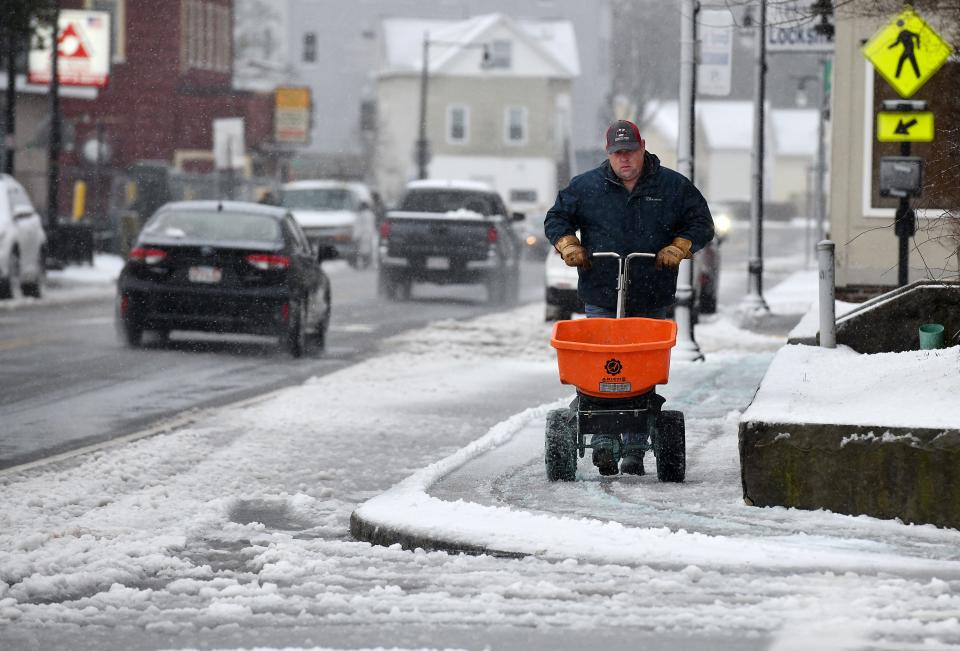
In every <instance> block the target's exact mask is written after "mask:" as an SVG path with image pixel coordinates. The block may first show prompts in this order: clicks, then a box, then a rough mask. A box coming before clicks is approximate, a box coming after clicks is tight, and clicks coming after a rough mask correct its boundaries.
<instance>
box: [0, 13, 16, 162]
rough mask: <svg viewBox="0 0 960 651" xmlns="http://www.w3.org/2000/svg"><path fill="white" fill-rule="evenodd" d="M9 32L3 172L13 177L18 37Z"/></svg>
mask: <svg viewBox="0 0 960 651" xmlns="http://www.w3.org/2000/svg"><path fill="white" fill-rule="evenodd" d="M6 32H7V43H6V45H7V106H6V119H5V120H4V123H5V124H6V130H5V131H6V133H4V137H3V171H4V172H6V173H7V174H9V175H10V176H13V173H14V160H13V159H14V155H15V154H16V151H17V137H16V133H17V131H16V119H17V108H16V107H17V37H16V35H15V34H14V30H13V28H8V29H7V30H6Z"/></svg>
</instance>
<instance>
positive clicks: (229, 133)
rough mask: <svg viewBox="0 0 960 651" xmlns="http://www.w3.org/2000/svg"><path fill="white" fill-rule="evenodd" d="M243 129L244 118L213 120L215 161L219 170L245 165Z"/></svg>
mask: <svg viewBox="0 0 960 651" xmlns="http://www.w3.org/2000/svg"><path fill="white" fill-rule="evenodd" d="M243 131H244V126H243V118H215V119H214V120H213V162H214V166H215V167H216V168H217V169H218V170H235V169H240V168H242V167H243V164H244V160H245V157H246V148H245V145H244V142H245V141H244V137H243Z"/></svg>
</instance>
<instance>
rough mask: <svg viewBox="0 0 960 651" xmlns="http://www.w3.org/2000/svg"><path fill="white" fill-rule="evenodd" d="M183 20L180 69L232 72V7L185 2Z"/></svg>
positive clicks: (203, 0)
mask: <svg viewBox="0 0 960 651" xmlns="http://www.w3.org/2000/svg"><path fill="white" fill-rule="evenodd" d="M181 21H182V28H183V29H182V30H181V34H182V36H181V42H180V57H181V61H182V63H181V67H182V68H183V69H184V70H189V69H191V68H199V69H201V70H214V71H216V72H230V68H231V55H232V51H231V44H230V37H231V34H232V29H231V24H230V8H229V7H227V6H226V5H221V4H216V3H214V2H209V1H208V0H185V2H184V4H183V10H182V14H181Z"/></svg>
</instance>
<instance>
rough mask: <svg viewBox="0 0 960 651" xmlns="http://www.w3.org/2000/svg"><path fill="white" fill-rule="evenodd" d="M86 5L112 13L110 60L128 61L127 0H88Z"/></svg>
mask: <svg viewBox="0 0 960 651" xmlns="http://www.w3.org/2000/svg"><path fill="white" fill-rule="evenodd" d="M84 6H85V7H86V8H87V9H90V10H91V11H106V12H107V13H108V14H110V60H111V61H113V62H114V63H123V62H124V61H126V60H127V43H126V34H127V30H126V13H127V11H126V10H127V7H126V0H86V2H85V3H84Z"/></svg>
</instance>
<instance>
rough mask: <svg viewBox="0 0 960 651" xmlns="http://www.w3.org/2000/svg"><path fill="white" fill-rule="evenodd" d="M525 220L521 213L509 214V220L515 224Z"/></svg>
mask: <svg viewBox="0 0 960 651" xmlns="http://www.w3.org/2000/svg"><path fill="white" fill-rule="evenodd" d="M526 218H527V216H526V215H524V214H523V213H522V212H515V213H510V220H511V221H515V222H522V221H523V220H525V219H526Z"/></svg>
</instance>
